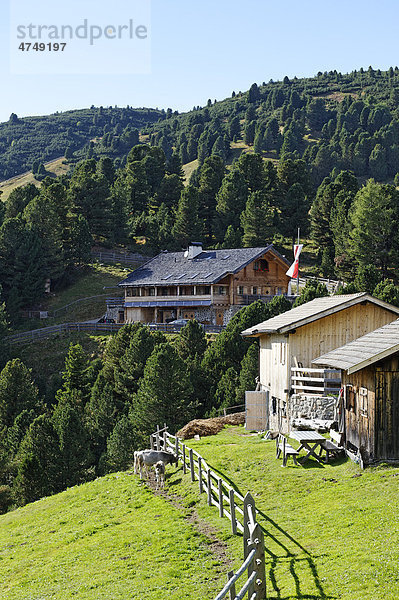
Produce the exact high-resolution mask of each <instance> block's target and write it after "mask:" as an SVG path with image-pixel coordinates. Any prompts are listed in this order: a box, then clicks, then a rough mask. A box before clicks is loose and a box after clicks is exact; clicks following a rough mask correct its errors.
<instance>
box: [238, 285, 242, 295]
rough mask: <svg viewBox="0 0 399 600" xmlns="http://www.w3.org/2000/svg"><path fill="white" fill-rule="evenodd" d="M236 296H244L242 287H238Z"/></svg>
mask: <svg viewBox="0 0 399 600" xmlns="http://www.w3.org/2000/svg"><path fill="white" fill-rule="evenodd" d="M237 294H238V295H239V296H243V295H244V288H243V287H242V285H239V286H238V288H237Z"/></svg>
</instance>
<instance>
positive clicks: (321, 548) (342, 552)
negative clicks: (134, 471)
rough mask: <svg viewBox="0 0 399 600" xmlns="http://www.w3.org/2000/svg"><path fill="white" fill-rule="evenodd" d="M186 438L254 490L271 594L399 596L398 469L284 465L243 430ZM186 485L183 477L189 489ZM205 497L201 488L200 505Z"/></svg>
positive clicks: (351, 598) (359, 598)
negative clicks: (283, 466)
mask: <svg viewBox="0 0 399 600" xmlns="http://www.w3.org/2000/svg"><path fill="white" fill-rule="evenodd" d="M188 443H189V445H190V446H191V447H193V448H195V449H196V450H197V451H198V452H200V453H201V455H202V456H203V457H204V458H205V459H206V460H207V461H209V464H210V465H211V466H212V467H213V468H214V469H215V470H216V471H218V472H220V473H221V474H222V475H223V477H224V478H225V479H227V480H228V481H229V480H230V481H231V482H233V484H235V485H236V486H237V488H238V489H239V491H240V492H241V493H244V494H245V493H246V492H247V491H250V492H251V493H252V495H253V496H254V498H255V501H256V506H257V508H258V510H259V511H260V514H259V515H258V520H259V522H260V523H261V524H262V526H263V527H264V529H265V531H266V535H265V543H266V557H267V558H266V560H267V568H266V571H267V572H268V599H269V600H283V599H284V600H294V599H295V600H297V599H305V598H306V599H313V600H321V599H323V598H328V599H333V598H334V599H341V600H365V599H366V598H367V599H370V600H382V599H386V600H397V598H399V574H398V556H399V553H398V546H399V521H398V513H399V490H398V477H399V468H392V467H384V466H381V467H378V468H369V469H367V470H365V471H360V469H359V467H358V466H357V465H355V464H354V463H352V462H351V461H349V460H348V461H341V462H339V461H338V462H335V463H334V462H333V463H331V464H329V465H325V466H324V465H319V464H318V463H316V462H314V461H313V460H311V461H308V462H307V463H306V467H305V468H303V467H295V466H293V465H292V466H291V465H290V464H289V466H288V467H286V468H285V469H284V468H282V467H281V461H280V460H276V458H275V443H274V442H265V441H263V440H261V439H260V438H259V437H258V436H257V435H255V436H251V435H248V434H245V431H244V429H243V428H228V429H225V430H224V431H223V432H221V433H220V434H218V435H217V436H214V437H207V438H204V439H202V440H201V441H196V442H195V441H193V440H190V441H189V442H188ZM192 485H193V484H191V483H188V482H187V480H186V479H185V480H184V483H183V486H184V487H186V488H187V493H192V492H190V491H189V490H190V489H191V488H192ZM196 487H197V486H196ZM205 502H206V498H205V494H204V495H203V498H202V500H201V506H203V509H202V510H207V509H206V507H205V506H204V505H205ZM197 510H199V509H198V507H197ZM212 519H216V520H217V519H218V517H217V511H214V516H213V517H212Z"/></svg>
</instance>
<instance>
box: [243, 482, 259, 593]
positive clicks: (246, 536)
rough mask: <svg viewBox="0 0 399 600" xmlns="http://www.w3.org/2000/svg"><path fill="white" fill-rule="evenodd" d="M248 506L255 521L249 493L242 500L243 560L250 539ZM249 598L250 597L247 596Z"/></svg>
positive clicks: (253, 504)
mask: <svg viewBox="0 0 399 600" xmlns="http://www.w3.org/2000/svg"><path fill="white" fill-rule="evenodd" d="M248 505H251V507H252V514H253V515H254V518H255V519H256V512H255V500H254V499H253V498H252V496H251V494H250V493H249V492H247V493H246V494H245V498H244V517H243V525H244V531H243V534H242V535H243V538H244V559H246V558H247V556H248V554H249V550H248V544H249V538H250V529H249V516H248ZM249 597H251V596H249Z"/></svg>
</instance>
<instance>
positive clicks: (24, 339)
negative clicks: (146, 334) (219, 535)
mask: <svg viewBox="0 0 399 600" xmlns="http://www.w3.org/2000/svg"><path fill="white" fill-rule="evenodd" d="M123 325H125V323H61V325H51V326H50V327H41V328H40V329H32V330H31V331H22V332H21V333H15V334H13V335H8V336H7V337H5V338H4V342H5V343H8V344H11V345H15V344H26V343H28V342H33V341H35V340H44V339H48V338H50V337H52V336H54V335H59V334H60V333H69V332H75V331H95V332H97V333H101V332H104V333H117V332H118V331H119V329H120V328H121V327H123ZM143 325H145V323H143ZM147 325H148V326H149V327H150V329H151V330H152V331H163V332H164V333H178V332H179V331H180V329H181V328H182V327H183V326H181V327H180V326H173V325H171V324H169V323H149V324H148V323H147ZM203 328H204V331H205V332H207V333H220V331H222V329H224V328H223V327H221V326H219V325H203Z"/></svg>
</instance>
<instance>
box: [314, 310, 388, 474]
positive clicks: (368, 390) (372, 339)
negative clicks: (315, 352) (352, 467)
mask: <svg viewBox="0 0 399 600" xmlns="http://www.w3.org/2000/svg"><path fill="white" fill-rule="evenodd" d="M313 362H314V364H316V365H323V366H325V365H326V366H329V367H333V368H335V369H340V370H341V373H342V386H343V393H342V394H341V396H340V398H339V406H338V412H339V420H338V423H339V428H340V432H341V433H342V434H343V439H344V445H345V448H346V450H347V451H348V452H349V453H353V454H355V455H357V456H358V457H359V460H360V461H361V462H363V463H364V464H371V463H376V462H380V461H384V462H389V461H394V462H399V320H396V321H393V322H392V323H388V324H387V325H384V326H383V327H380V328H379V329H376V330H375V331H373V332H371V333H368V334H366V335H364V336H362V337H360V338H358V339H357V340H354V341H353V342H350V343H349V344H345V345H344V346H341V347H340V348H337V349H335V350H333V351H332V352H328V353H327V354H324V355H323V356H320V357H318V358H317V359H315V360H314V361H313Z"/></svg>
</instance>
